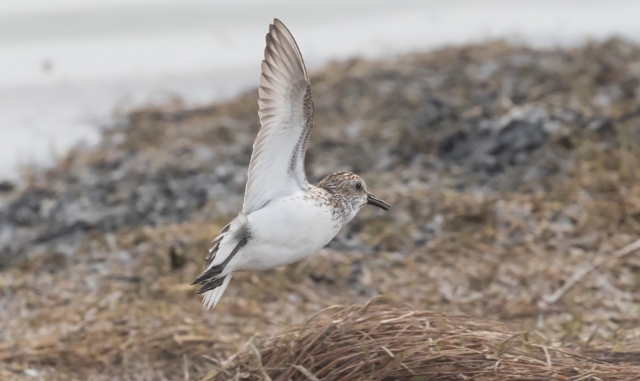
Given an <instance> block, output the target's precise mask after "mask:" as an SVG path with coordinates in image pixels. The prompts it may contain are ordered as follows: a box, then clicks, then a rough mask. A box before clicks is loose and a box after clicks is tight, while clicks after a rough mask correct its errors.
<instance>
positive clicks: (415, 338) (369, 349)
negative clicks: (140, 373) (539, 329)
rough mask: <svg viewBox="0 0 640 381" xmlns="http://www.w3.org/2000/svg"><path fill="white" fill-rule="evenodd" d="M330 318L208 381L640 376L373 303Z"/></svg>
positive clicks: (494, 328) (531, 339) (458, 321)
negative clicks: (241, 380)
mask: <svg viewBox="0 0 640 381" xmlns="http://www.w3.org/2000/svg"><path fill="white" fill-rule="evenodd" d="M328 311H331V309H329V310H324V311H322V312H321V313H319V314H316V315H315V316H314V317H312V318H310V319H309V320H307V321H306V322H305V323H304V324H302V325H301V326H299V327H297V328H293V329H291V330H290V331H288V332H286V333H285V334H282V335H280V336H275V337H272V338H270V339H268V340H264V341H261V342H258V343H257V345H254V343H253V342H249V343H247V345H245V347H244V349H242V350H241V351H240V352H239V353H237V354H236V355H234V356H232V357H231V358H230V359H229V360H228V362H227V363H226V364H225V365H226V366H224V367H223V368H220V369H216V370H214V371H212V372H211V373H210V374H209V375H208V376H207V377H205V378H204V379H203V381H205V380H229V379H247V380H273V381H279V380H312V381H315V380H335V381H338V380H468V379H473V380H495V379H502V380H504V379H518V380H540V379H544V380H548V379H560V380H630V379H634V378H636V377H637V376H638V374H640V366H637V365H631V364H626V363H618V364H612V363H607V362H604V361H602V360H596V359H595V357H596V356H591V357H588V356H585V355H581V354H580V353H579V352H577V351H575V350H569V349H567V348H563V347H561V346H559V345H549V344H547V343H544V341H543V340H542V339H541V338H540V337H536V336H535V333H532V334H530V333H528V332H514V331H512V330H510V329H509V328H508V327H507V326H505V325H504V324H503V323H499V322H495V321H490V320H482V319H475V318H470V317H467V316H462V315H446V314H442V313H437V312H430V311H420V310H415V309H411V308H390V307H389V306H388V305H371V304H369V303H367V304H365V305H364V306H352V307H348V308H341V309H339V310H338V311H337V312H335V310H333V311H334V313H333V314H330V313H328ZM591 354H592V355H600V357H601V358H608V357H610V356H608V355H607V354H606V353H604V352H603V353H599V352H591Z"/></svg>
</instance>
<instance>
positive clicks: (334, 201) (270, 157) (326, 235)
mask: <svg viewBox="0 0 640 381" xmlns="http://www.w3.org/2000/svg"><path fill="white" fill-rule="evenodd" d="M266 40H267V46H266V48H265V50H264V60H263V61H262V65H261V68H262V74H261V75H260V87H259V89H258V92H259V99H258V106H259V111H258V115H259V117H260V125H261V127H260V131H259V132H258V136H257V137H256V140H255V142H254V144H253V153H252V154H251V161H250V164H249V176H248V180H247V185H246V189H245V195H244V203H243V206H242V211H241V212H240V213H239V214H238V216H237V217H235V218H234V219H233V220H232V221H231V222H230V223H229V224H228V225H226V226H225V227H224V228H223V229H222V230H221V231H220V235H218V236H217V237H216V238H214V239H213V241H212V246H211V249H210V250H209V253H208V255H207V256H206V258H205V261H206V269H205V271H204V272H203V273H202V274H201V275H200V276H198V277H197V278H196V279H195V280H194V281H193V284H199V285H201V287H200V290H199V291H198V293H199V294H204V299H203V304H204V306H205V307H206V308H207V309H209V308H212V307H215V306H216V304H218V301H219V300H220V298H221V297H222V294H223V293H224V290H225V289H226V288H227V286H228V285H229V282H230V281H231V277H233V274H234V273H235V272H236V271H245V270H267V269H272V268H275V267H280V266H285V265H289V264H291V263H294V262H298V261H300V260H302V259H305V258H307V257H309V256H310V255H312V254H313V253H315V252H316V251H318V250H319V249H321V248H322V247H323V246H325V245H326V244H327V243H329V241H331V239H332V238H333V237H335V235H336V234H337V233H338V231H339V230H340V229H341V228H342V227H343V226H344V225H346V224H347V223H348V222H349V221H351V219H353V218H354V217H355V216H356V214H357V213H358V211H360V209H362V207H364V206H365V205H367V204H369V205H374V206H377V207H379V208H382V209H384V210H388V209H389V204H387V203H386V202H385V201H383V200H382V199H380V198H378V197H376V196H374V195H373V194H371V193H369V192H368V190H367V186H366V184H365V182H364V180H362V178H360V176H358V175H356V174H355V173H351V172H336V173H333V174H331V175H329V176H327V177H326V178H324V179H323V180H322V181H321V182H320V183H319V184H318V186H314V185H311V184H309V182H308V181H307V176H306V174H305V167H304V159H305V154H306V152H307V146H308V144H309V137H310V136H311V130H312V129H313V101H312V99H311V82H310V81H309V76H308V74H307V69H306V68H305V65H304V61H303V60H302V54H300V49H298V45H297V44H296V41H295V40H294V39H293V36H292V35H291V33H290V32H289V30H288V29H287V27H285V26H284V24H283V23H282V22H280V20H278V19H275V20H274V21H273V24H271V25H269V33H267V37H266Z"/></svg>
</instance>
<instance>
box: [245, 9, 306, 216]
mask: <svg viewBox="0 0 640 381" xmlns="http://www.w3.org/2000/svg"><path fill="white" fill-rule="evenodd" d="M266 40H267V47H266V48H265V50H264V60H263V61H262V74H261V75H260V88H259V90H258V92H259V99H258V105H259V107H260V109H259V111H258V115H259V116H260V124H261V128H260V132H258V136H257V138H256V140H255V143H254V144H253V153H252V155H251V162H250V164H249V176H248V177H249V178H248V181H247V187H246V190H245V196H244V205H243V208H242V211H243V213H245V214H250V213H251V212H253V211H256V210H258V209H260V208H261V207H262V206H264V204H266V203H267V202H268V201H269V200H272V199H274V198H277V197H282V196H287V195H290V194H293V193H295V192H296V191H299V190H307V189H308V188H309V183H308V182H307V177H306V175H305V172H304V158H305V154H306V151H307V145H308V142H309V137H310V135H311V130H312V128H313V101H312V100H311V82H310V81H309V76H308V75H307V69H306V68H305V66H304V61H303V60H302V55H301V54H300V50H299V49H298V45H297V44H296V42H295V40H294V39H293V36H292V35H291V33H290V32H289V30H288V29H287V28H286V27H285V26H284V24H282V23H281V22H280V21H279V20H278V19H275V20H274V22H273V24H271V25H270V26H269V33H268V34H267V37H266Z"/></svg>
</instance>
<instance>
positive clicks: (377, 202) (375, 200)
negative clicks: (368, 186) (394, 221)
mask: <svg viewBox="0 0 640 381" xmlns="http://www.w3.org/2000/svg"><path fill="white" fill-rule="evenodd" d="M367 204H369V205H373V206H377V207H378V208H380V209H384V210H389V208H390V207H391V205H389V204H387V203H386V202H384V201H383V200H382V199H381V198H380V197H377V196H374V195H372V194H371V193H369V194H367Z"/></svg>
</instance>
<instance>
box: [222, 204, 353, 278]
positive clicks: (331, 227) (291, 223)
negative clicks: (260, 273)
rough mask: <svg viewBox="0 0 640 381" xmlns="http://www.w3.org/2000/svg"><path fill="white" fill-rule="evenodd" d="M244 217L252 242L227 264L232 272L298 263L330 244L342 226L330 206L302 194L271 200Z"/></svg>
mask: <svg viewBox="0 0 640 381" xmlns="http://www.w3.org/2000/svg"><path fill="white" fill-rule="evenodd" d="M247 217H248V219H249V231H250V234H251V239H250V241H249V243H248V244H247V246H245V247H244V248H242V250H241V252H239V253H238V254H239V255H238V256H237V258H234V260H232V261H231V262H230V263H229V267H230V268H229V270H231V271H238V270H265V269H271V268H275V267H280V266H285V265H288V264H291V263H294V262H297V261H300V260H302V259H304V258H306V257H308V256H310V255H311V254H313V253H315V252H316V251H318V250H319V249H320V248H322V247H323V246H324V245H326V244H327V243H329V241H331V239H332V238H333V237H334V236H335V235H336V234H337V233H338V230H340V228H341V227H342V226H341V225H342V224H340V223H339V221H336V220H335V218H334V216H333V213H332V210H331V208H330V206H329V205H326V204H324V203H322V202H318V201H317V200H314V199H312V198H310V197H307V196H306V193H302V192H300V194H297V195H294V196H291V197H285V198H279V199H274V200H272V201H271V202H269V204H268V205H266V206H265V207H263V208H262V209H260V210H257V211H255V212H254V213H251V214H249V215H248V216H247ZM232 269H233V270H232Z"/></svg>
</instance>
